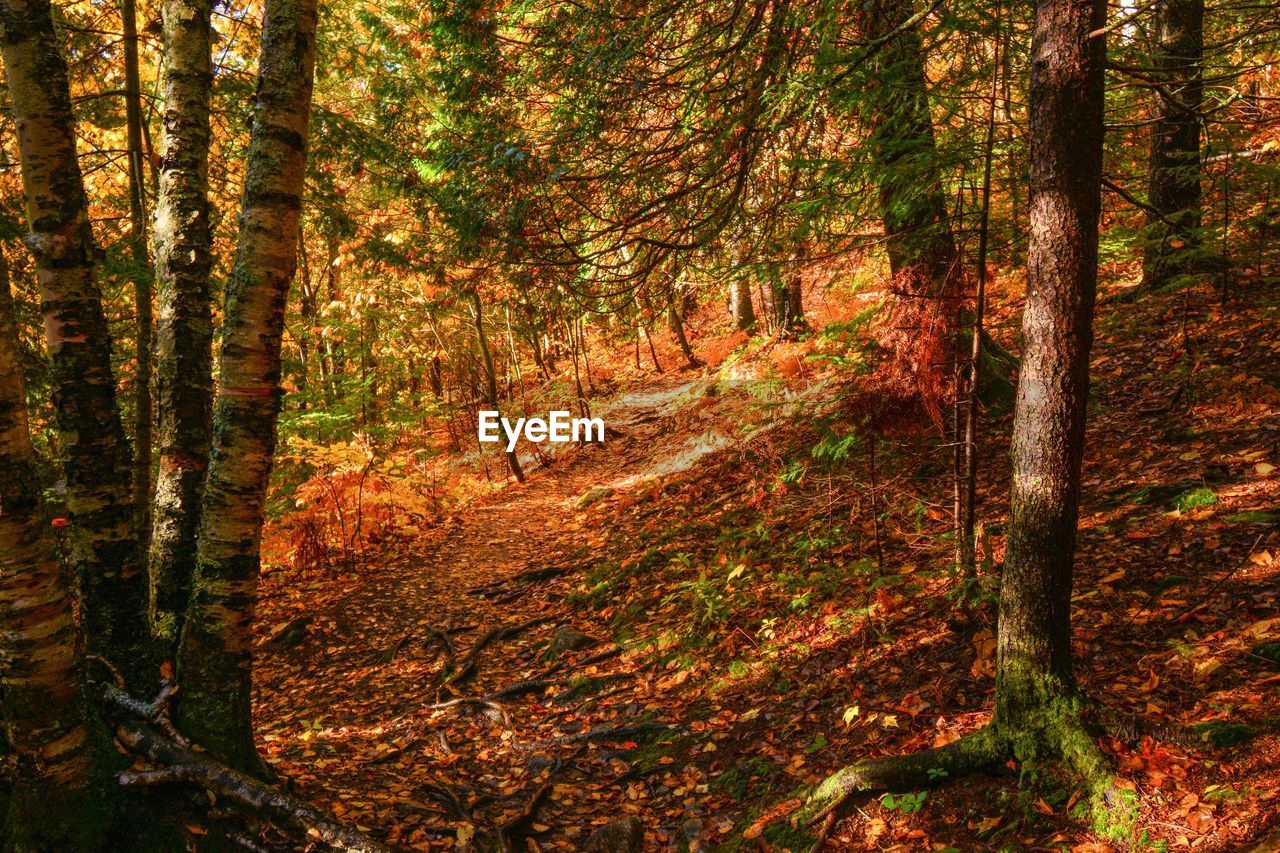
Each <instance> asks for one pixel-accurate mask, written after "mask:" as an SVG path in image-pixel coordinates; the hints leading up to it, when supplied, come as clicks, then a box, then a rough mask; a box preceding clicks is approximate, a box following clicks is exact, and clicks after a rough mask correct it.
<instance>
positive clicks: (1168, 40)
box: [1142, 0, 1204, 289]
mask: <svg viewBox="0 0 1280 853" xmlns="http://www.w3.org/2000/svg"><path fill="white" fill-rule="evenodd" d="M1203 54H1204V0H1163V2H1162V3H1161V4H1160V6H1159V7H1157V12H1156V52H1155V56H1154V57H1153V63H1152V64H1153V65H1154V66H1155V68H1156V71H1157V74H1158V80H1159V86H1157V88H1156V89H1155V93H1156V116H1155V123H1154V124H1152V126H1151V166H1150V168H1151V171H1150V175H1149V177H1148V184H1147V191H1148V195H1147V201H1148V204H1149V205H1150V207H1151V209H1150V211H1149V212H1148V215H1147V225H1148V234H1147V244H1146V248H1145V252H1144V255H1143V264H1142V288H1143V289H1157V288H1161V287H1164V286H1166V285H1168V284H1170V283H1172V281H1173V280H1174V278H1176V277H1177V276H1178V275H1179V274H1181V273H1183V272H1185V271H1186V270H1187V269H1188V267H1189V264H1188V263H1187V260H1188V259H1189V258H1190V256H1191V251H1192V248H1193V247H1194V246H1195V244H1196V242H1197V230H1198V229H1199V227H1200V173H1201V164H1200V122H1201V108H1202V106H1203V104H1202V102H1203V100H1204V82H1203V67H1202V63H1203Z"/></svg>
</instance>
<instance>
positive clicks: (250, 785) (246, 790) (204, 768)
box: [102, 685, 391, 853]
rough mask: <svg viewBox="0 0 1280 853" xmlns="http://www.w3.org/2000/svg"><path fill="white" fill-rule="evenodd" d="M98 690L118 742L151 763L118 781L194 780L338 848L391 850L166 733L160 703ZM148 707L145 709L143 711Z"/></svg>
mask: <svg viewBox="0 0 1280 853" xmlns="http://www.w3.org/2000/svg"><path fill="white" fill-rule="evenodd" d="M162 695H163V694H162ZM102 696H103V698H104V699H105V700H106V703H107V706H108V709H109V711H111V713H112V716H113V718H114V719H115V722H116V737H117V739H118V740H119V741H120V743H121V744H122V745H123V746H124V747H125V749H126V750H128V752H129V753H130V754H132V755H134V756H136V757H138V758H141V759H144V760H145V761H147V762H149V763H151V764H153V765H156V766H155V767H154V768H152V769H148V770H141V771H133V772H124V773H121V774H119V776H118V779H119V781H120V784H122V785H161V784H175V783H179V784H189V785H195V786H197V787H200V788H203V789H204V790H206V791H208V792H210V793H212V794H215V795H216V796H218V797H219V799H220V800H221V801H223V802H225V803H229V804H233V805H235V806H236V807H237V808H238V809H239V810H240V811H241V812H243V813H245V814H247V815H249V816H250V817H256V818H259V819H265V820H269V821H271V822H272V823H275V824H276V825H281V824H282V823H283V824H284V825H289V826H295V827H300V828H301V829H302V830H303V831H304V833H305V835H306V837H307V838H308V839H309V840H310V841H317V840H318V841H321V842H323V843H325V844H327V845H329V846H331V847H334V848H336V849H338V850H348V851H356V853H389V851H390V850H391V848H389V847H387V846H386V845H384V844H381V843H379V842H377V841H374V840H373V839H371V838H369V837H367V836H366V835H364V833H362V832H359V831H358V830H356V829H355V828H353V827H349V826H345V825H343V824H341V823H339V822H338V821H337V820H336V819H335V818H334V817H333V816H331V815H329V814H327V813H325V812H323V811H321V810H320V809H317V808H316V807H315V806H312V805H311V804H310V803H307V802H304V801H302V800H300V799H298V798H297V797H294V796H291V795H289V794H286V793H284V792H283V791H281V790H280V789H278V788H275V787H273V786H271V785H267V784H265V783H263V782H260V781H258V780H257V779H254V778H252V777H250V776H247V775H245V774H243V773H240V772H238V771H236V770H232V769H231V768H230V767H227V766H225V765H223V764H220V763H219V762H217V761H214V760H213V759H211V758H210V757H209V756H207V755H205V754H204V753H201V752H197V751H195V750H194V749H192V748H191V747H189V746H187V744H186V742H185V741H181V740H178V739H175V738H173V737H171V736H170V735H169V734H168V733H167V732H166V731H165V730H164V729H163V724H158V723H157V722H156V721H155V719H153V717H158V718H163V719H166V720H167V715H163V714H157V713H155V711H154V709H155V708H157V707H160V706H161V704H162V703H160V702H155V703H150V704H148V703H143V702H138V701H137V700H135V699H132V698H131V697H130V696H128V694H126V693H124V691H122V690H120V689H119V688H118V687H114V686H111V685H106V686H103V687H102ZM148 711H150V712H151V713H146V712H148ZM140 712H141V713H140Z"/></svg>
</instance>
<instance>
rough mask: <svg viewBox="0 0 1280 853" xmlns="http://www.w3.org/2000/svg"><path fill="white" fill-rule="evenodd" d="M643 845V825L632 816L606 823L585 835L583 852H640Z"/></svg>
mask: <svg viewBox="0 0 1280 853" xmlns="http://www.w3.org/2000/svg"><path fill="white" fill-rule="evenodd" d="M643 847H644V827H643V826H641V825H640V821H639V820H638V819H636V818H634V817H624V818H623V819H622V820H615V821H614V822H613V823H607V824H605V825H604V826H602V827H600V828H599V829H597V830H596V831H595V832H593V833H591V834H590V835H588V836H587V840H586V841H584V842H583V844H582V848H581V849H582V851H583V853H640V851H641V850H642V849H643Z"/></svg>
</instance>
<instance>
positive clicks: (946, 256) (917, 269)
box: [865, 0, 959, 403]
mask: <svg viewBox="0 0 1280 853" xmlns="http://www.w3.org/2000/svg"><path fill="white" fill-rule="evenodd" d="M913 6H914V4H913V3H903V2H898V0H875V2H873V3H871V4H870V5H869V8H868V9H867V11H866V12H865V15H866V20H865V27H866V30H867V34H868V36H869V37H870V38H872V39H884V38H887V39H889V41H888V42H887V43H886V44H885V47H884V49H883V50H882V51H881V53H880V83H879V85H878V86H877V87H876V88H875V89H874V90H873V92H872V93H871V99H872V100H871V104H872V106H871V109H872V121H873V127H872V131H871V140H870V142H871V152H872V158H873V162H874V164H875V168H876V171H877V173H878V177H879V182H880V216H881V218H882V219H883V220H884V233H885V249H886V252H887V254H888V256H889V271H890V274H891V276H892V282H891V289H892V290H893V292H894V294H895V296H896V297H897V304H896V305H895V306H894V315H893V318H892V320H891V321H890V323H891V326H892V328H893V330H894V333H893V334H891V335H890V338H891V340H892V344H893V349H894V355H895V360H896V366H897V369H898V370H899V371H900V372H902V373H903V374H905V375H910V376H913V377H914V378H915V381H916V384H917V386H918V388H919V390H920V393H921V394H922V396H923V397H924V399H925V400H926V402H929V403H932V402H935V401H936V399H937V398H938V397H939V395H940V390H939V389H940V387H941V386H942V385H943V384H944V383H945V381H946V378H945V377H947V376H948V375H949V373H950V367H949V364H948V363H949V360H950V358H951V357H952V349H953V346H952V340H951V338H952V334H953V330H954V328H955V325H956V312H957V309H958V307H959V303H958V299H957V296H958V291H959V287H958V285H959V282H958V281H957V279H958V276H957V275H956V265H957V255H956V246H955V241H954V240H953V239H952V236H951V225H950V222H949V217H948V214H947V202H946V197H945V195H944V194H943V190H942V177H941V174H940V171H939V166H938V152H937V146H936V144H935V141H934V132H933V119H932V117H931V114H930V107H929V93H928V80H927V78H926V77H925V66H924V51H923V48H922V46H921V43H920V33H919V30H918V28H917V27H915V26H907V23H908V21H909V20H910V19H911V17H912V15H913V14H914V11H915V10H914V8H913Z"/></svg>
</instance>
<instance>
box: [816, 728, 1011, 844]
mask: <svg viewBox="0 0 1280 853" xmlns="http://www.w3.org/2000/svg"><path fill="white" fill-rule="evenodd" d="M1003 757H1004V753H1003V751H1002V750H1000V749H999V748H998V744H997V742H996V738H995V737H994V735H993V733H992V730H991V728H990V727H986V728H982V729H979V730H978V731H976V732H974V733H972V734H968V735H965V736H964V737H962V738H960V739H959V740H957V741H954V742H952V743H949V744H947V745H946V746H943V747H938V748H937V749H927V750H924V751H922V752H912V753H909V754H907V755H889V756H884V757H882V758H869V759H867V760H865V761H859V762H858V763H857V764H851V765H849V766H848V767H845V768H843V769H841V770H838V771H836V772H835V773H834V774H832V775H831V776H828V777H827V778H826V779H825V780H823V781H822V782H820V783H819V784H818V786H817V787H815V788H814V789H813V790H812V791H810V792H809V795H808V798H807V799H806V802H805V804H804V806H803V807H802V808H801V810H800V812H799V813H798V815H797V818H796V819H797V821H802V822H804V823H812V822H815V821H818V820H823V819H824V818H826V817H827V816H829V815H831V814H833V813H835V812H836V810H838V809H839V808H840V807H841V806H842V805H844V804H845V803H846V802H847V801H848V800H849V799H850V798H851V797H854V796H856V795H858V794H870V793H876V792H879V791H905V790H917V789H920V788H936V787H938V786H939V785H942V784H944V783H946V782H949V781H952V780H954V779H958V778H960V777H962V776H969V775H971V774H973V773H986V772H991V771H994V770H996V769H998V768H999V767H1000V763H1001V759H1002V758H1003Z"/></svg>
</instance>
